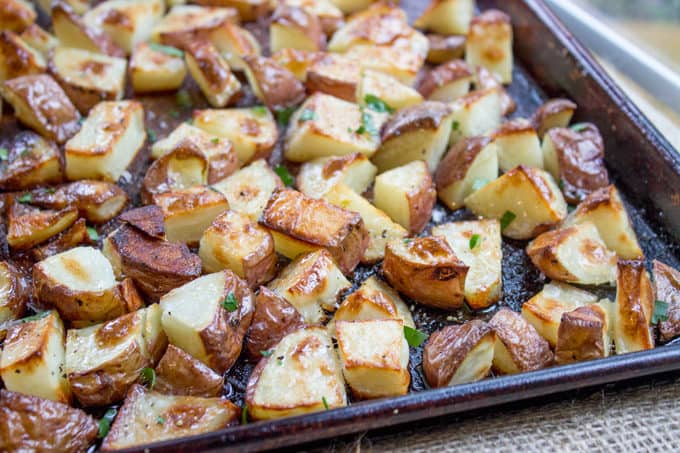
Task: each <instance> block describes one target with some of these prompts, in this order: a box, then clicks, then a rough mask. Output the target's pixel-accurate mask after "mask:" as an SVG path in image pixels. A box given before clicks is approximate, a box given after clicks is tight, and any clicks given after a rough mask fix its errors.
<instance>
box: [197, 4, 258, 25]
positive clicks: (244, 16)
mask: <svg viewBox="0 0 680 453" xmlns="http://www.w3.org/2000/svg"><path fill="white" fill-rule="evenodd" d="M195 3H196V4H198V5H202V6H222V7H227V8H234V9H236V10H237V11H238V15H239V17H240V18H241V20H242V21H245V22H250V21H255V20H257V19H258V18H260V17H263V16H264V15H266V14H267V12H268V11H269V9H270V2H269V1H267V0H196V1H195Z"/></svg>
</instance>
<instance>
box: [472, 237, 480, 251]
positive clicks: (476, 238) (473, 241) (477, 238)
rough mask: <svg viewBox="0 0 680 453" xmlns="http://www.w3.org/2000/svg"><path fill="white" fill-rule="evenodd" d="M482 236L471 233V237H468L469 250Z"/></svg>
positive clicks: (476, 244) (477, 243) (475, 245)
mask: <svg viewBox="0 0 680 453" xmlns="http://www.w3.org/2000/svg"><path fill="white" fill-rule="evenodd" d="M481 239H482V237H481V236H480V235H478V234H473V235H472V237H471V238H470V250H472V249H474V248H475V247H477V246H478V245H479V242H480V241H481Z"/></svg>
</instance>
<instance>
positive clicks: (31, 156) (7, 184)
mask: <svg viewBox="0 0 680 453" xmlns="http://www.w3.org/2000/svg"><path fill="white" fill-rule="evenodd" d="M43 145H44V146H46V147H47V148H48V149H47V150H44V151H45V152H42V153H40V154H39V155H38V154H36V152H35V151H37V150H36V149H35V148H37V147H40V146H43ZM6 149H7V151H8V156H7V163H6V164H5V163H3V162H0V189H3V190H21V189H28V188H30V187H34V186H37V185H42V184H56V183H59V182H61V181H62V180H63V178H64V167H65V162H64V154H63V153H62V152H61V151H60V150H59V148H58V147H57V145H56V144H55V143H54V142H52V141H49V140H46V139H44V138H43V137H41V136H39V135H38V134H36V133H35V132H33V131H21V132H19V133H18V134H16V135H14V136H13V137H12V138H11V139H10V141H9V143H8V144H7V145H6ZM53 159H56V163H57V166H58V171H57V172H56V173H55V174H54V175H51V176H48V177H45V176H44V175H40V174H39V173H40V171H41V167H43V166H44V165H47V164H49V163H50V162H51V161H52V160H53Z"/></svg>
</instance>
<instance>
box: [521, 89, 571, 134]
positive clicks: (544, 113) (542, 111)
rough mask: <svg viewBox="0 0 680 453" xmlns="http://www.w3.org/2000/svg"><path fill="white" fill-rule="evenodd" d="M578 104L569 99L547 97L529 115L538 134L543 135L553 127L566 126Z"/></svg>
mask: <svg viewBox="0 0 680 453" xmlns="http://www.w3.org/2000/svg"><path fill="white" fill-rule="evenodd" d="M577 107H578V106H577V105H576V104H574V103H573V102H572V101H570V100H569V99H562V98H557V99H549V100H547V101H546V102H545V103H544V104H543V105H541V106H540V107H539V108H537V109H536V111H535V112H534V114H533V116H532V117H531V123H532V124H533V126H534V129H536V131H538V136H539V137H543V136H544V135H545V133H546V132H548V131H549V130H550V129H552V128H554V127H567V126H569V122H570V121H571V117H572V116H573V115H574V112H575V111H576V108H577Z"/></svg>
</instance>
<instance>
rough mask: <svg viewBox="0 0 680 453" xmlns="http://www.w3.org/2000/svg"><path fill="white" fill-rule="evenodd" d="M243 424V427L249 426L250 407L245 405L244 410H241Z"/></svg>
mask: <svg viewBox="0 0 680 453" xmlns="http://www.w3.org/2000/svg"><path fill="white" fill-rule="evenodd" d="M241 424H242V425H247V424H248V406H246V405H245V404H244V405H243V409H241Z"/></svg>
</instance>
